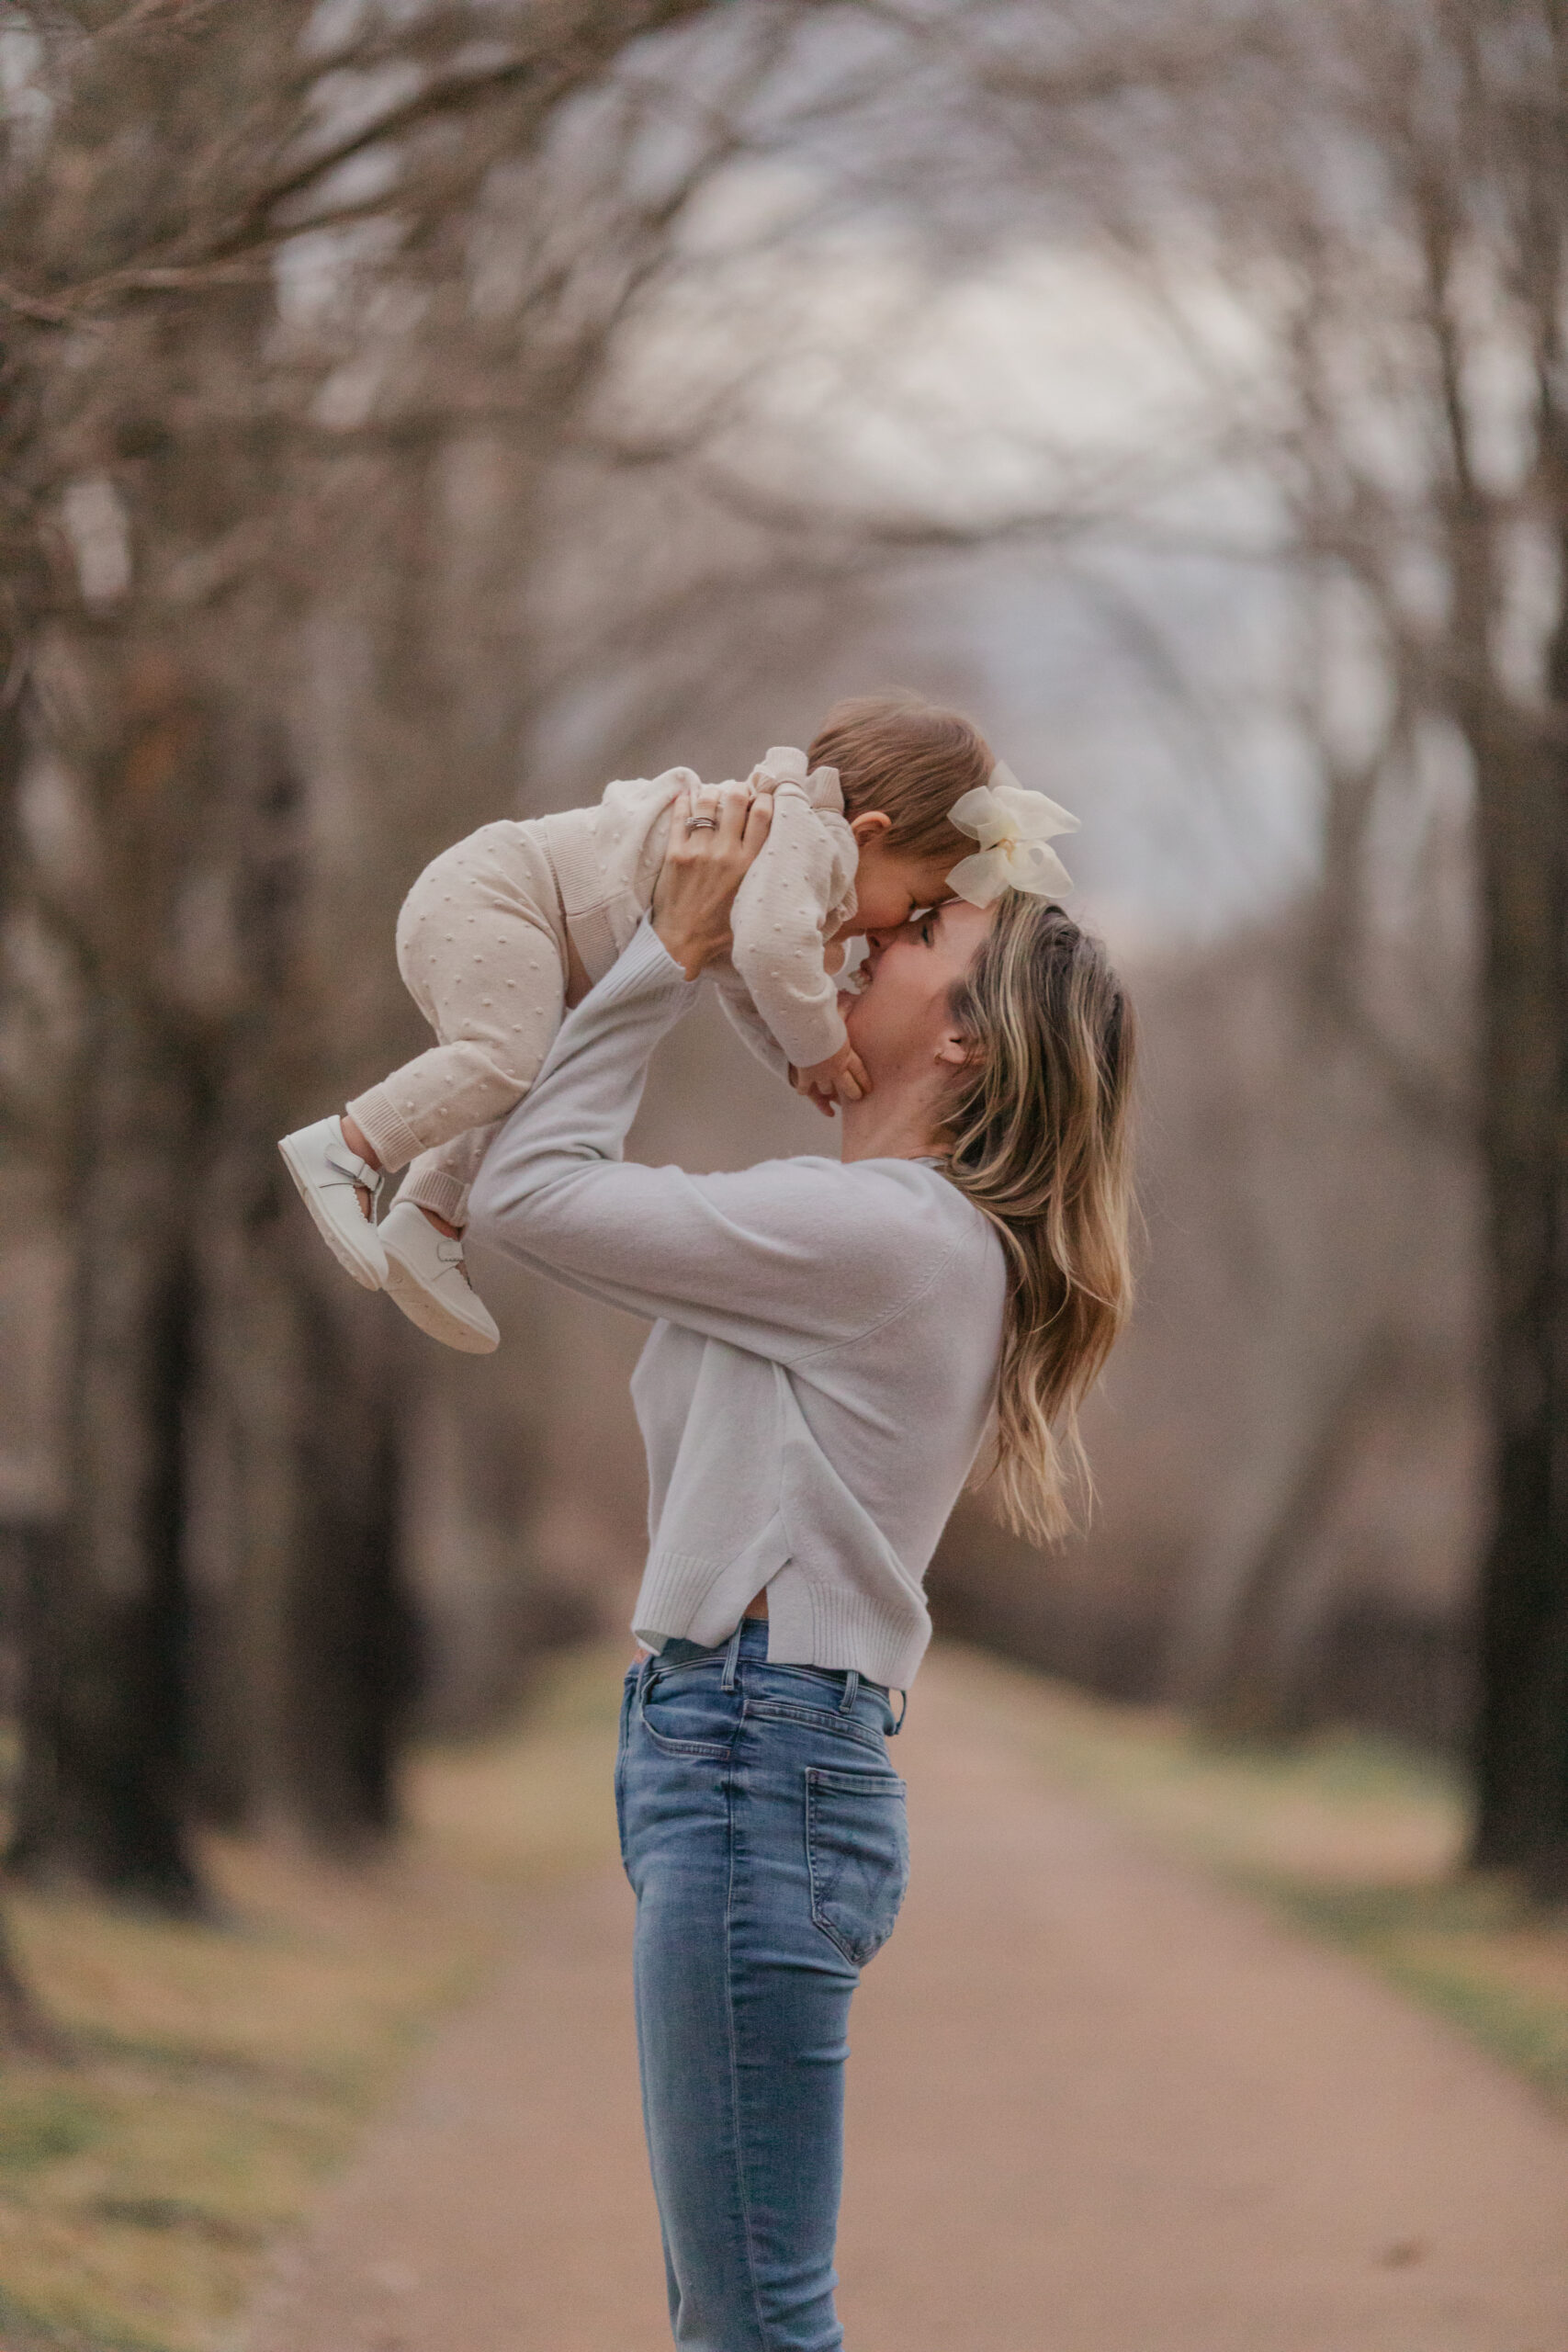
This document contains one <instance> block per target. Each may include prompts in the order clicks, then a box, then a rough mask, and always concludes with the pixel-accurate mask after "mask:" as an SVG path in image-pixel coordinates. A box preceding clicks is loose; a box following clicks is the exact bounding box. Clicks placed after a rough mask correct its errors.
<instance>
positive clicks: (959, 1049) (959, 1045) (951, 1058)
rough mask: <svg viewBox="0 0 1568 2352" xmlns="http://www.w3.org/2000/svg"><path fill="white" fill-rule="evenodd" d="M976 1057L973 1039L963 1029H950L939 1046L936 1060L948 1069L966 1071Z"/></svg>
mask: <svg viewBox="0 0 1568 2352" xmlns="http://www.w3.org/2000/svg"><path fill="white" fill-rule="evenodd" d="M974 1057H975V1046H974V1040H973V1039H972V1038H969V1037H966V1036H965V1035H964V1032H963V1031H962V1030H961V1029H950V1030H948V1032H947V1034H946V1035H945V1036H943V1037H942V1039H941V1041H940V1043H939V1044H938V1046H937V1049H936V1058H937V1060H938V1061H939V1062H941V1063H942V1065H943V1067H944V1068H945V1069H966V1068H967V1066H968V1064H969V1063H970V1062H971V1061H972V1060H973V1059H974Z"/></svg>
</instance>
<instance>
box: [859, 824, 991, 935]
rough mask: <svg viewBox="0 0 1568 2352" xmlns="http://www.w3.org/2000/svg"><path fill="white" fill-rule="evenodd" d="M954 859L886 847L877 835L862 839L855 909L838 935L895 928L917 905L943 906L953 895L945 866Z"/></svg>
mask: <svg viewBox="0 0 1568 2352" xmlns="http://www.w3.org/2000/svg"><path fill="white" fill-rule="evenodd" d="M959 854H960V855H962V852H960V853H959ZM957 863H958V859H957V857H956V856H954V857H937V858H932V857H925V858H921V857H915V856H912V855H911V854H910V853H909V852H908V850H902V849H887V848H885V847H884V845H883V842H882V841H881V839H880V837H877V838H875V839H874V840H871V841H869V842H863V844H862V846H861V854H860V864H859V865H857V866H856V868H855V899H856V906H855V911H854V913H853V915H852V917H851V919H850V921H849V922H848V923H847V924H846V925H845V926H844V929H843V931H842V933H840V937H842V938H845V939H855V938H858V937H859V936H860V935H861V933H863V932H870V931H897V928H898V926H899V924H900V923H906V922H908V920H909V917H910V916H911V915H912V914H913V913H914V912H915V910H916V909H917V908H919V907H942V906H945V905H946V904H947V901H948V900H949V899H951V898H952V897H953V895H954V894H953V886H952V885H951V883H950V882H949V881H948V878H947V876H948V869H949V867H950V866H953V865H956V864H957Z"/></svg>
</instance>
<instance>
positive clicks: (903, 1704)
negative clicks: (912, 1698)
mask: <svg viewBox="0 0 1568 2352" xmlns="http://www.w3.org/2000/svg"><path fill="white" fill-rule="evenodd" d="M887 1696H888V1698H889V1700H891V1698H892V1696H893V1693H892V1691H889V1692H888V1694H887ZM892 1712H893V1711H892V1708H891V1706H890V1707H889V1708H888V1713H889V1714H891V1713H892ZM908 1712H909V1694H908V1691H899V1693H898V1720H897V1723H896V1724H889V1726H888V1731H887V1736H888V1738H889V1739H897V1736H898V1734H899V1733H900V1732H901V1731H902V1730H903V1728H904V1718H905V1716H906V1715H907V1714H908Z"/></svg>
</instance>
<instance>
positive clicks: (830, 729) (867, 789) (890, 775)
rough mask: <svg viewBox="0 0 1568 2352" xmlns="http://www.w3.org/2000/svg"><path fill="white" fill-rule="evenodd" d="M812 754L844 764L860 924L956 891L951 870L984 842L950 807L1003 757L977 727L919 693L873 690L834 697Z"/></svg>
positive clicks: (873, 924)
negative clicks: (856, 852) (962, 827)
mask: <svg viewBox="0 0 1568 2352" xmlns="http://www.w3.org/2000/svg"><path fill="white" fill-rule="evenodd" d="M807 761H808V763H809V764H810V765H811V766H812V767H814V768H815V767H823V766H826V767H832V768H837V769H838V771H839V782H840V785H841V786H842V787H843V794H844V814H845V816H846V817H847V818H848V819H849V821H850V830H851V831H852V833H853V834H854V837H855V840H856V842H858V844H859V847H860V865H859V868H858V870H857V872H856V876H855V895H856V898H857V899H858V900H859V902H860V903H859V909H858V911H857V912H856V915H855V918H854V922H853V925H852V928H853V930H855V931H856V932H863V931H890V930H893V929H895V928H896V927H897V925H898V924H899V923H901V922H908V918H909V916H910V914H911V912H912V911H913V910H914V909H915V908H916V907H931V906H940V905H941V904H942V901H943V900H944V899H951V898H952V896H953V890H952V888H951V886H950V884H949V882H948V879H947V877H948V875H949V873H950V872H951V871H952V869H953V866H955V865H957V864H958V861H959V859H960V858H962V857H965V856H967V855H968V854H969V852H970V851H971V850H973V848H974V846H975V844H974V842H973V841H972V840H970V839H969V838H968V837H967V835H965V834H964V833H961V832H960V831H959V830H958V828H957V826H956V825H955V824H954V823H953V820H952V819H951V817H950V816H949V814H948V811H949V810H950V809H952V807H953V802H954V801H955V800H962V798H963V797H964V794H965V793H966V792H973V791H974V790H975V788H976V786H978V785H983V784H985V783H987V782H988V781H989V778H990V774H991V770H992V768H993V767H994V766H995V764H996V762H995V759H994V756H993V754H992V752H991V749H990V746H989V744H988V743H987V741H986V739H985V737H984V736H983V735H982V734H981V732H980V730H979V729H978V728H977V727H975V726H973V725H971V723H970V721H969V720H968V719H967V718H964V716H963V714H962V712H960V711H956V710H944V709H942V707H940V706H939V705H937V704H935V703H929V702H922V701H921V700H920V699H919V696H918V695H907V694H886V695H859V696H857V697H856V698H855V699H853V700H852V701H849V702H840V703H835V704H834V706H833V707H832V709H831V710H830V711H829V713H828V716H827V718H825V719H824V720H823V722H822V724H821V726H820V727H819V728H818V730H817V733H816V735H815V736H814V737H813V739H812V743H811V748H810V751H809V752H807Z"/></svg>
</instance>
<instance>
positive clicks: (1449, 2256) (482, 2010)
mask: <svg viewBox="0 0 1568 2352" xmlns="http://www.w3.org/2000/svg"><path fill="white" fill-rule="evenodd" d="M899 1761H900V1763H901V1765H902V1766H903V1768H904V1770H906V1771H907V1773H908V1780H909V1784H910V1811H911V1826H912V1832H913V1838H914V1843H915V1853H916V1879H915V1883H914V1886H913V1887H912V1889H911V1892H910V1894H909V1898H908V1905H907V1906H906V1910H905V1915H904V1917H903V1919H902V1920H901V1921H900V1924H899V1928H898V1931H897V1935H896V1936H895V1938H894V1939H893V1942H892V1943H891V1945H890V1946H889V1948H888V1950H887V1951H886V1953H885V1954H884V1955H883V1956H882V1957H881V1958H880V1959H879V1960H878V1962H876V1963H875V1965H874V1967H873V1968H872V1969H871V1970H870V1971H869V1972H868V1973H867V1976H866V1979H865V1983H864V1985H863V1988H862V1991H861V1993H860V1995H859V1996H858V2000H857V2007H856V2015H855V2024H854V2058H853V2061H852V2067H851V2150H850V2165H849V2179H850V2186H849V2190H848V2194H847V2197H846V2201H845V2211H844V2222H843V2233H842V2239H841V2243H840V2272H841V2275H842V2279H843V2291H842V2310H843V2314H844V2320H845V2325H846V2330H847V2335H848V2339H849V2343H850V2346H851V2347H852V2352H1564V2347H1565V2346H1568V2128H1565V2127H1563V2126H1562V2124H1560V2123H1558V2122H1556V2121H1555V2120H1553V2119H1552V2118H1551V2116H1550V2115H1549V2114H1548V2113H1547V2111H1546V2110H1545V2109H1543V2108H1542V2107H1541V2106H1540V2104H1539V2103H1538V2102H1537V2101H1536V2099H1535V2098H1533V2096H1532V2095H1531V2094H1530V2093H1529V2091H1527V2090H1526V2089H1524V2088H1523V2087H1521V2086H1517V2085H1516V2084H1515V2083H1514V2082H1513V2081H1512V2080H1511V2079H1510V2078H1509V2077H1508V2076H1506V2075H1504V2074H1503V2073H1502V2072H1500V2071H1499V2070H1498V2069H1497V2068H1496V2067H1495V2066H1494V2065H1493V2064H1491V2062H1490V2061H1488V2060H1487V2059H1485V2058H1483V2056H1481V2055H1479V2054H1478V2053H1477V2052H1473V2051H1472V2049H1471V2048H1470V2047H1469V2046H1468V2045H1467V2044H1466V2043H1465V2042H1463V2041H1461V2040H1460V2039H1459V2038H1458V2037H1457V2036H1456V2035H1455V2034H1453V2033H1452V2032H1450V2030H1448V2029H1447V2028H1445V2027H1444V2026H1443V2025H1441V2024H1440V2023H1438V2022H1437V2021H1435V2020H1433V2019H1431V2018H1427V2017H1426V2016H1424V2015H1421V2014H1418V2013H1417V2012H1416V2011H1414V2010H1412V2009H1410V2008H1408V2007H1405V2006H1404V2003H1403V2002H1402V2001H1400V2000H1399V1999H1398V1998H1397V1997H1396V1996H1394V1995H1393V1994H1392V1993H1390V1992H1388V1991H1386V1990H1384V1989H1383V1988H1382V1986H1381V1985H1378V1984H1376V1983H1374V1982H1373V1981H1372V1980H1371V1979H1370V1978H1369V1977H1368V1976H1366V1975H1365V1974H1364V1973H1362V1972H1361V1971H1360V1970H1359V1968H1358V1967H1357V1966H1356V1965H1355V1964H1354V1963H1353V1962H1350V1961H1348V1960H1343V1959H1340V1958H1339V1957H1337V1955H1335V1954H1333V1953H1330V1952H1326V1951H1321V1950H1319V1949H1317V1948H1316V1947H1314V1946H1313V1945H1310V1944H1307V1943H1304V1942H1303V1941H1301V1940H1299V1939H1296V1938H1295V1937H1294V1936H1292V1934H1290V1933H1289V1932H1287V1931H1286V1930H1284V1929H1282V1928H1278V1927H1276V1926H1274V1925H1273V1924H1272V1923H1271V1922H1270V1921H1269V1920H1268V1919H1267V1918H1266V1917H1263V1915H1262V1914H1260V1913H1259V1912H1258V1911H1255V1910H1254V1909H1253V1908H1252V1907H1251V1906H1250V1905H1247V1904H1246V1903H1244V1902H1242V1901H1240V1900H1239V1899H1235V1898H1233V1897H1232V1896H1230V1895H1228V1894H1225V1893H1224V1892H1223V1891H1220V1890H1217V1889H1216V1888H1215V1887H1214V1886H1213V1885H1212V1884H1211V1883H1208V1882H1207V1881H1205V1880H1204V1879H1202V1878H1201V1877H1199V1876H1197V1875H1195V1874H1193V1873H1191V1872H1190V1871H1187V1870H1185V1869H1184V1868H1182V1867H1180V1866H1179V1865H1176V1864H1174V1863H1170V1862H1168V1861H1166V1860H1162V1859H1160V1858H1158V1857H1156V1856H1153V1855H1151V1854H1150V1853H1149V1852H1147V1851H1146V1850H1145V1849H1143V1848H1141V1847H1139V1846H1138V1845H1137V1844H1135V1843H1134V1842H1133V1841H1132V1840H1130V1839H1129V1838H1127V1836H1126V1835H1125V1834H1124V1833H1123V1832H1122V1830H1120V1829H1119V1828H1117V1827H1116V1826H1112V1825H1111V1824H1109V1823H1107V1822H1106V1821H1105V1820H1104V1819H1103V1818H1101V1817H1100V1815H1098V1814H1097V1813H1096V1812H1094V1811H1093V1810H1092V1809H1091V1808H1089V1807H1088V1806H1086V1805H1085V1804H1082V1803H1081V1802H1080V1801H1079V1800H1077V1799H1076V1798H1071V1797H1067V1796H1064V1795H1057V1794H1055V1793H1052V1792H1048V1791H1043V1790H1042V1786H1041V1782H1040V1778H1039V1773H1038V1768H1037V1767H1033V1766H1032V1765H1030V1764H1029V1763H1028V1762H1027V1761H1026V1760H1024V1758H1022V1757H1021V1755H1020V1754H1019V1753H1018V1752H1017V1751H1016V1750H1015V1748H1014V1747H1012V1746H1011V1745H1010V1742H1009V1741H1008V1740H1007V1738H1006V1737H1005V1736H1003V1735H1002V1733H1001V1732H1000V1731H999V1730H998V1728H997V1726H996V1725H995V1724H994V1722H993V1721H992V1720H991V1719H990V1718H989V1716H988V1715H987V1712H986V1710H985V1708H984V1706H983V1705H982V1704H981V1702H980V1701H979V1698H978V1697H977V1695H976V1684H975V1682H974V1681H973V1679H971V1677H970V1676H969V1675H968V1674H967V1673H966V1671H965V1668H964V1665H963V1663H962V1661H953V1660H944V1659H942V1658H941V1657H938V1658H936V1659H934V1660H933V1661H932V1663H931V1666H930V1668H928V1670H927V1672H926V1674H925V1675H924V1676H922V1679H921V1684H920V1688H919V1693H918V1703H917V1705H916V1707H915V1710H914V1712H913V1714H912V1717H911V1722H910V1726H909V1730H908V1734H907V1735H906V1736H905V1738H904V1740H903V1742H902V1747H901V1752H900V1756H899ZM629 1928H630V1898H629V1896H628V1895H627V1894H626V1888H625V1886H624V1884H623V1883H621V1882H620V1880H619V1878H618V1876H616V1875H615V1874H614V1873H608V1872H603V1871H598V1872H593V1873H592V1874H588V1875H584V1876H580V1877H578V1878H575V1879H570V1880H566V1881H563V1882H561V1883H558V1885H557V1886H555V1887H554V1888H553V1889H550V1890H548V1891H547V1892H545V1893H542V1894H539V1895H537V1896H536V1897H535V1898H534V1900H533V1901H532V1903H531V1905H530V1909H529V1912H528V1916H527V1918H526V1920H525V1927H524V1931H523V1935H522V1938H521V1941H520V1945H519V1949H518V1951H517V1954H516V1957H515V1960H514V1961H513V1962H512V1963H511V1964H510V1966H509V1968H508V1970H507V1973H505V1975H504V1976H503V1978H502V1980H501V1981H499V1982H498V1983H497V1984H496V1985H494V1986H493V1987H492V1989H491V1991H490V1992H489V1993H488V1994H487V1995H486V1996H484V1997H483V1998H482V1999H481V2000H480V2001H479V2002H478V2003H477V2004H476V2005H475V2006H474V2007H472V2008H470V2009H469V2010H468V2011H467V2012H466V2013H465V2014H464V2015H462V2016H460V2017H458V2018H456V2019H455V2020H454V2021H453V2022H452V2023H451V2025H450V2026H449V2027H448V2028H447V2029H446V2031H445V2032H444V2033H443V2034H442V2035H441V2036H440V2038H439V2039H438V2041H436V2043H435V2045H434V2047H433V2049H432V2050H431V2051H430V2052H428V2053H427V2055H426V2057H425V2059H424V2060H423V2063H422V2064H421V2066H420V2068H419V2071H418V2074H417V2076H416V2078H415V2079H414V2081H413V2082H412V2085H411V2086H410V2088H409V2090H408V2092H407V2094H406V2096H405V2098H404V2100H403V2102H402V2105H401V2108H400V2111H399V2112H398V2113H397V2114H396V2115H395V2117H394V2118H393V2119H392V2120H389V2122H388V2123H387V2124H386V2125H385V2126H384V2127H383V2128H382V2129H381V2131H379V2132H378V2134H377V2135H376V2136H375V2137H374V2138H373V2139H372V2140H371V2141H370V2143H369V2144H368V2145H367V2148H366V2149H365V2151H364V2153H363V2154H362V2156H361V2157H360V2159H359V2161H358V2162H357V2163H356V2165H355V2166H354V2167H353V2169H352V2170H351V2171H350V2172H349V2173H348V2174H346V2175H345V2176H344V2178H343V2179H342V2180H341V2181H340V2182H339V2183H338V2184H337V2185H336V2186H335V2188H333V2190H332V2191H331V2193H330V2194H329V2195H328V2197H327V2199H325V2201H324V2203H323V2207H322V2209H321V2214H320V2216H319V2219H318V2222H317V2224H316V2226H315V2228H314V2230H313V2231H312V2232H311V2233H310V2234H309V2235H308V2236H307V2237H306V2238H305V2239H304V2240H302V2241H301V2242H300V2243H299V2244H298V2245H295V2246H293V2247H291V2248H289V2249H288V2250H287V2251H286V2253H285V2254H284V2256H282V2257H281V2258H280V2259H279V2261H278V2263H277V2265H276V2267H275V2270H274V2274H273V2276H272V2278H271V2280H270V2281H269V2284H268V2288H267V2290H266V2292H265V2295H264V2298H263V2301H262V2304H261V2306H260V2308H259V2311H258V2313H257V2316H256V2320H255V2324H254V2330H253V2332H252V2334H251V2335H250V2337H249V2339H248V2346H249V2352H660V2347H662V2346H666V2345H667V2344H668V2340H669V2339H668V2333H667V2330H666V2327H665V2324H664V2319H663V2312H662V2278H661V2265H660V2256H659V2246H658V2236H657V2230H656V2225H655V2221H654V2215H653V2210H652V2203H651V2199H650V2197H649V2190H648V2187H647V2183H646V2180H645V2177H644V2171H643V2157H642V2147H641V2141H640V2131H639V2119H638V2111H637V2079H636V2063H635V2054H634V2050H633V2043H632V2032H631V2021H630V2015H629V1988H628V1981H627V1979H628V1972H627V1944H628V1936H629Z"/></svg>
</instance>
